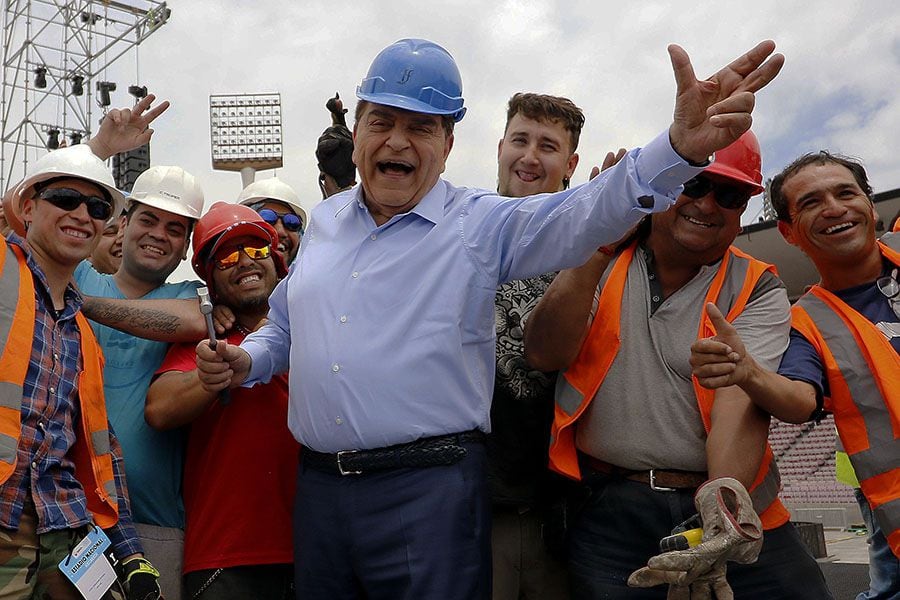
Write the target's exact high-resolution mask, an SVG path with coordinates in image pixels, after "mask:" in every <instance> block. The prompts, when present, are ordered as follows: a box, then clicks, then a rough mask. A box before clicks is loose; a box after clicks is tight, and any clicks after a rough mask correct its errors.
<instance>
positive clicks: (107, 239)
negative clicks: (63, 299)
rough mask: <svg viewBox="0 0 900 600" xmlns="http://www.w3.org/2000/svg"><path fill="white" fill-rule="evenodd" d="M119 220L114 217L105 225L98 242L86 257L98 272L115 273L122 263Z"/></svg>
mask: <svg viewBox="0 0 900 600" xmlns="http://www.w3.org/2000/svg"><path fill="white" fill-rule="evenodd" d="M119 221H120V220H119V219H115V220H113V222H112V223H110V224H109V225H107V226H106V228H105V229H104V230H103V235H102V236H101V237H100V242H99V243H98V244H97V247H96V248H94V251H93V252H91V255H90V256H89V257H88V260H89V261H91V265H93V267H94V270H96V271H97V272H98V273H108V274H112V273H115V272H116V271H118V270H119V265H121V264H122V227H120V225H121V223H120V222H119Z"/></svg>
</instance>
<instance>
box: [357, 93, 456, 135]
mask: <svg viewBox="0 0 900 600" xmlns="http://www.w3.org/2000/svg"><path fill="white" fill-rule="evenodd" d="M368 104H369V101H368V100H360V101H359V102H357V103H356V110H355V111H354V112H353V119H354V120H355V121H356V123H357V124H358V123H359V119H360V117H362V114H363V111H364V110H365V109H366V106H368ZM401 110H404V109H401ZM413 112H414V111H413ZM436 116H438V117H440V118H441V127H443V128H444V133H445V134H446V136H447V137H450V136H451V135H453V125H454V124H455V123H456V121H454V120H453V115H436Z"/></svg>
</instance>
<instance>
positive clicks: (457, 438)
mask: <svg viewBox="0 0 900 600" xmlns="http://www.w3.org/2000/svg"><path fill="white" fill-rule="evenodd" d="M471 442H478V443H481V442H484V433H483V432H481V431H479V430H477V429H475V430H473V431H466V432H463V433H455V434H451V435H440V436H436V437H429V438H421V439H418V440H415V441H413V442H409V443H406V444H396V445H394V446H386V447H384V448H374V449H371V450H342V451H340V452H337V453H336V454H328V453H326V452H316V451H315V450H311V449H309V448H306V447H304V448H303V451H302V453H301V455H300V456H301V460H302V461H303V464H304V465H305V466H307V467H309V468H310V469H315V470H316V471H321V472H323V473H330V474H333V475H363V474H365V473H371V472H373V471H387V470H389V469H408V468H424V467H438V466H446V465H452V464H454V463H458V462H459V461H461V460H462V459H463V457H464V456H465V455H466V449H465V448H464V447H463V446H462V445H463V444H466V443H471Z"/></svg>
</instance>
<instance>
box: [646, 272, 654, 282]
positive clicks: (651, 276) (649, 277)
mask: <svg viewBox="0 0 900 600" xmlns="http://www.w3.org/2000/svg"><path fill="white" fill-rule="evenodd" d="M647 279H649V280H650V281H653V280H654V279H656V274H655V273H650V274H649V275H647Z"/></svg>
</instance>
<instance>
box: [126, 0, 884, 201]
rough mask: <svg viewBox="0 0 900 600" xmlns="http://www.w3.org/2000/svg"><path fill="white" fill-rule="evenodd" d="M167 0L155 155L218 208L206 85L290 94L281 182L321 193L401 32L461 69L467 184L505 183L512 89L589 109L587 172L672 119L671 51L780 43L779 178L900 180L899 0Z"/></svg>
mask: <svg viewBox="0 0 900 600" xmlns="http://www.w3.org/2000/svg"><path fill="white" fill-rule="evenodd" d="M171 7H172V19H171V21H170V23H169V24H167V25H166V26H165V27H163V28H162V29H161V30H160V31H159V32H158V33H156V34H154V35H153V36H151V37H150V38H149V39H148V40H147V42H145V43H144V45H143V47H142V48H141V54H140V64H141V76H142V80H143V81H142V83H144V84H147V85H148V86H150V88H151V89H152V90H154V91H156V92H157V93H158V94H159V95H160V96H162V97H165V98H169V99H170V100H172V103H173V107H172V109H171V110H170V111H169V113H167V114H166V115H164V116H163V117H162V118H161V122H160V123H159V126H158V127H156V130H157V133H156V135H155V139H154V143H153V147H152V159H153V161H154V162H155V163H160V164H163V163H169V164H180V165H182V166H184V167H185V168H186V169H188V170H189V171H191V172H193V173H195V174H196V175H198V176H199V177H200V178H201V180H202V181H203V184H204V189H205V190H206V193H207V198H208V203H210V204H211V203H212V202H213V201H215V200H223V199H233V198H235V197H236V196H237V194H238V192H239V187H240V179H239V177H238V175H236V174H232V173H221V172H213V171H212V170H211V168H210V158H209V152H210V151H209V115H208V104H207V103H208V100H207V97H208V95H209V94H211V93H240V92H248V93H249V92H256V91H278V92H281V94H282V102H283V105H284V112H285V116H284V122H285V131H284V137H285V168H284V169H282V170H281V171H280V172H279V177H281V178H283V179H284V180H285V181H287V182H288V183H290V184H291V185H293V186H294V187H295V188H296V189H297V190H298V192H299V193H300V194H301V197H303V198H304V201H305V202H307V203H308V204H313V203H314V202H316V201H317V199H318V198H319V191H318V187H317V185H316V175H317V172H316V167H315V158H314V156H313V150H314V148H315V143H316V138H317V137H318V135H319V134H320V133H321V131H322V130H323V129H324V128H325V127H326V126H327V125H328V123H329V117H328V113H327V112H326V110H325V108H324V103H325V100H326V99H327V98H328V97H329V96H330V95H332V94H333V93H334V92H335V90H339V91H340V92H341V95H342V97H344V98H346V99H347V103H346V104H347V105H348V107H349V108H350V109H351V111H352V108H353V104H354V95H353V94H354V92H355V89H356V85H357V84H358V83H359V80H360V79H361V78H362V76H363V75H364V74H365V71H366V69H367V67H368V64H369V62H370V61H371V60H372V58H373V57H374V56H375V54H376V53H377V52H378V51H379V50H380V49H381V48H383V47H384V46H386V45H387V44H389V43H391V42H393V41H394V40H396V39H399V38H401V37H426V38H430V39H434V40H435V41H438V42H439V43H441V44H442V45H444V46H445V47H447V49H448V50H449V51H450V52H451V53H452V54H453V55H454V56H455V57H456V59H457V61H458V63H459V65H460V69H461V71H462V75H463V83H464V86H463V89H464V95H465V97H466V105H467V106H468V107H469V112H468V114H467V115H466V118H465V119H464V120H463V121H462V122H461V123H460V124H459V126H458V129H457V135H456V144H455V146H454V150H453V154H452V155H451V157H450V160H449V164H448V168H447V172H446V176H447V178H448V179H450V180H451V181H453V182H454V183H456V184H460V185H475V186H486V187H492V186H494V185H495V183H496V147H497V140H498V139H499V138H500V136H501V135H502V129H503V124H504V114H505V105H506V101H507V100H508V98H509V96H510V95H511V94H512V93H514V92H516V91H539V92H546V93H553V94H561V95H565V96H568V97H570V98H572V100H574V101H575V102H576V103H577V104H578V105H579V106H581V107H582V108H583V109H584V110H585V114H586V116H587V124H586V126H585V131H584V135H583V137H582V143H581V147H580V148H579V150H580V154H581V156H582V160H581V166H580V167H579V169H578V171H577V172H576V174H575V178H574V179H575V181H576V182H579V181H583V180H584V179H586V178H587V174H588V172H589V170H590V165H592V164H594V163H596V162H598V161H599V160H600V159H601V158H602V156H603V154H605V152H606V150H608V149H610V148H613V147H618V146H634V145H637V144H641V143H643V142H645V141H647V140H648V139H650V138H651V137H652V136H653V135H654V134H655V133H656V132H658V131H659V130H661V129H662V128H664V127H666V126H667V125H668V123H669V121H670V119H671V113H672V98H673V95H674V88H675V86H674V81H673V77H672V73H671V66H670V65H669V59H668V55H667V53H666V45H667V44H669V43H672V42H675V43H679V44H680V45H682V46H683V47H684V48H685V49H686V50H687V51H688V53H689V54H690V56H691V58H692V60H693V62H694V66H695V71H696V74H697V76H698V77H701V78H702V77H707V76H709V75H710V74H711V73H713V72H714V71H715V70H716V69H718V68H719V67H721V66H723V65H724V64H726V63H727V62H728V61H730V60H731V59H733V58H735V57H736V56H737V55H738V54H740V53H741V52H743V51H744V50H746V49H747V48H749V47H751V46H752V45H753V44H755V43H756V42H758V41H759V40H762V39H766V38H771V39H774V40H775V41H776V42H777V43H778V46H779V48H778V49H779V51H781V52H783V53H784V54H785V56H786V59H787V60H786V65H785V68H784V71H783V72H782V74H781V75H780V76H779V78H778V79H777V80H776V81H775V82H774V83H773V84H772V85H771V86H770V88H768V89H766V90H763V91H762V92H761V93H760V94H759V96H758V101H757V110H756V113H755V124H754V130H755V131H756V132H757V134H758V135H759V137H760V141H761V143H762V147H763V152H764V171H765V173H766V175H772V174H774V173H775V172H776V171H777V170H778V169H779V168H780V167H782V166H783V165H784V164H785V163H786V162H787V161H789V160H790V159H792V158H793V157H795V156H796V155H797V154H799V153H801V152H804V151H808V150H816V149H818V148H819V147H828V148H832V149H835V150H841V151H844V152H847V153H851V154H855V155H858V156H860V157H862V158H863V159H864V160H865V161H866V164H867V166H868V167H869V170H870V172H871V173H870V174H871V177H872V180H873V182H874V184H875V188H876V190H884V189H889V188H895V187H900V161H898V160H897V159H896V157H897V156H898V155H900V135H898V132H900V94H898V93H897V90H898V87H900V86H898V82H900V34H898V28H897V23H898V22H900V5H897V4H896V3H895V2H893V1H891V0H873V1H869V2H865V3H850V2H846V1H845V0H844V1H839V0H825V1H820V2H815V3H799V2H789V1H780V2H776V1H775V0H759V1H756V2H752V3H750V2H740V3H738V2H723V1H721V0H719V1H716V2H713V1H709V0H704V1H696V2H655V3H650V2H630V3H610V2H596V1H593V0H571V1H565V2H564V1H561V0H560V1H552V0H532V1H524V0H518V1H514V0H505V1H504V2H501V3H492V2H484V1H483V0H482V1H477V0H456V1H453V2H422V1H419V2H413V1H408V0H402V1H401V0H381V1H380V2H371V3H369V2H365V3H363V2H344V3H338V2H325V1H320V2H303V3H300V2H287V1H275V0H268V1H265V2H255V3H249V2H237V1H236V0H222V1H213V0H190V1H189V2H177V1H176V2H172V3H171ZM133 65H134V61H133V59H128V58H125V59H123V60H121V61H120V63H119V64H117V65H116V68H115V71H116V74H115V76H116V78H117V80H118V81H119V83H120V86H119V90H124V89H125V88H126V87H127V85H128V84H129V83H132V81H130V79H132V78H133V77H134V67H133ZM115 101H116V102H118V103H124V102H126V95H125V94H124V93H121V92H120V93H118V94H117V95H116V96H115Z"/></svg>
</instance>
